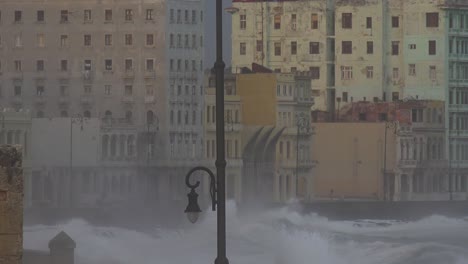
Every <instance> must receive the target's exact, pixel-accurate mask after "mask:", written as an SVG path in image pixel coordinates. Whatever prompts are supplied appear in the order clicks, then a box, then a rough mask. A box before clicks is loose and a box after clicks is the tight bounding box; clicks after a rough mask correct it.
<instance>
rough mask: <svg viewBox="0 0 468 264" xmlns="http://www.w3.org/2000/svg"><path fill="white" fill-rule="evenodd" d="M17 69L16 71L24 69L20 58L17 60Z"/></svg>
mask: <svg viewBox="0 0 468 264" xmlns="http://www.w3.org/2000/svg"><path fill="white" fill-rule="evenodd" d="M15 71H16V72H21V71H22V65H21V61H20V60H15Z"/></svg>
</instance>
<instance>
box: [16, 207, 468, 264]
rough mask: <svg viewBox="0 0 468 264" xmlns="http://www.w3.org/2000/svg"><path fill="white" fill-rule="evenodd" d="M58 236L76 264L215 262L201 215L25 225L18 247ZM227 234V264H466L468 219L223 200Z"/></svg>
mask: <svg viewBox="0 0 468 264" xmlns="http://www.w3.org/2000/svg"><path fill="white" fill-rule="evenodd" d="M187 222H188V221H187ZM62 230H63V231H65V232H67V233H68V234H69V235H70V236H71V237H72V238H73V239H74V240H75V241H76V243H77V248H76V250H75V256H76V262H75V263H76V264H182V263H190V264H206V263H214V259H215V257H216V212H211V211H208V210H205V213H204V215H203V217H202V218H201V219H200V220H199V222H198V223H196V224H194V225H192V224H190V225H189V224H187V225H184V226H182V227H180V228H171V229H167V228H161V227H157V226H155V227H154V228H152V229H147V230H137V229H134V230H131V229H130V228H120V227H102V226H93V225H90V224H89V223H87V222H86V221H84V220H80V219H74V220H71V221H68V222H66V223H63V224H60V225H55V226H45V225H34V226H25V228H24V248H25V249H33V250H44V251H47V249H48V248H47V242H48V240H49V239H50V238H52V237H54V236H55V235H56V234H57V233H58V232H59V231H62ZM227 233H228V234H227V254H228V259H229V261H230V263H231V264H252V263H255V264H468V218H460V219H451V218H447V217H444V216H437V215H434V216H431V217H428V218H425V219H422V220H419V221H415V222H401V221H391V220H387V221H375V220H356V221H330V220H328V219H326V218H323V217H319V216H317V215H314V214H309V215H300V214H299V213H297V212H295V211H294V210H291V209H290V208H288V207H284V208H280V209H274V210H269V211H264V212H258V213H256V214H249V215H242V216H239V215H238V214H237V210H236V205H235V203H234V202H231V201H229V202H228V203H227Z"/></svg>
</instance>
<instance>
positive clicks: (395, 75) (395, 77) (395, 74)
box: [392, 68, 400, 81]
mask: <svg viewBox="0 0 468 264" xmlns="http://www.w3.org/2000/svg"><path fill="white" fill-rule="evenodd" d="M392 77H393V80H395V81H396V80H398V79H399V78H400V70H399V69H398V68H393V69H392Z"/></svg>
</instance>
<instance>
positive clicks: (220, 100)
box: [185, 0, 229, 264]
mask: <svg viewBox="0 0 468 264" xmlns="http://www.w3.org/2000/svg"><path fill="white" fill-rule="evenodd" d="M222 12H223V1H222V0H216V62H215V64H214V68H215V72H216V163H215V164H216V176H217V177H216V180H215V176H214V173H213V172H212V171H211V170H209V169H208V168H205V167H195V168H193V169H191V170H190V171H189V173H188V174H187V176H186V178H185V184H186V185H187V187H189V188H190V189H191V190H190V193H189V194H188V195H187V196H188V200H189V204H188V206H187V208H186V210H185V212H186V213H187V216H188V217H189V220H190V221H192V222H195V221H196V220H197V216H198V213H200V212H201V210H200V207H199V206H198V202H197V198H198V194H197V193H196V192H195V189H196V188H197V187H198V185H199V184H200V183H199V182H197V183H195V184H194V185H192V184H190V181H189V180H190V175H192V173H193V172H195V171H200V170H201V171H205V172H207V173H208V174H209V175H210V194H211V202H212V210H217V229H218V230H217V234H218V242H217V248H218V250H217V251H218V253H217V257H216V259H215V262H214V263H215V264H229V261H228V259H227V257H226V184H225V181H226V158H225V153H224V148H225V147H224V68H225V64H224V61H223V26H222V24H223V21H222Z"/></svg>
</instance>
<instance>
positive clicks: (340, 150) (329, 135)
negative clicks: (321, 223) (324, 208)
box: [309, 123, 396, 199]
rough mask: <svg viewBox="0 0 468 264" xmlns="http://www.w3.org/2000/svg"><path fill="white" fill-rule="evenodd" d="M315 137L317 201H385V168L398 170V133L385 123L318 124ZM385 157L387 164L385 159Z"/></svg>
mask: <svg viewBox="0 0 468 264" xmlns="http://www.w3.org/2000/svg"><path fill="white" fill-rule="evenodd" d="M314 128H315V129H314V130H315V134H314V136H313V137H312V151H311V153H312V157H311V158H312V160H314V161H315V162H316V165H315V168H314V169H313V170H312V175H313V184H312V186H313V187H312V189H310V190H309V191H310V192H312V193H313V194H314V198H315V199H382V198H383V194H384V191H383V186H384V182H383V179H384V178H383V169H384V167H386V171H387V172H391V173H389V174H393V172H394V170H395V157H396V153H395V147H396V134H394V133H390V132H389V131H387V132H388V133H387V137H386V142H387V148H386V154H385V147H384V144H385V143H384V142H385V134H386V133H385V129H386V123H315V124H314ZM385 157H386V164H384V160H385V159H384V158H385Z"/></svg>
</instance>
